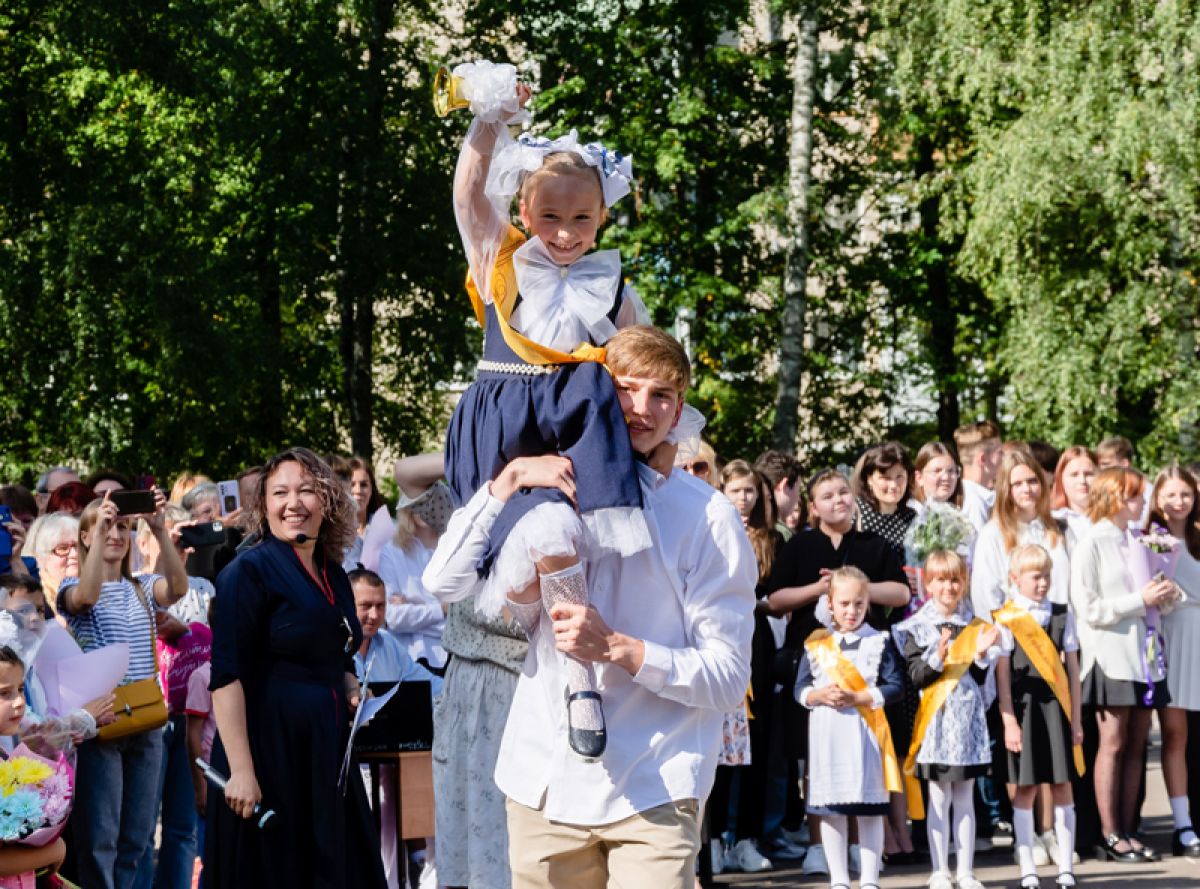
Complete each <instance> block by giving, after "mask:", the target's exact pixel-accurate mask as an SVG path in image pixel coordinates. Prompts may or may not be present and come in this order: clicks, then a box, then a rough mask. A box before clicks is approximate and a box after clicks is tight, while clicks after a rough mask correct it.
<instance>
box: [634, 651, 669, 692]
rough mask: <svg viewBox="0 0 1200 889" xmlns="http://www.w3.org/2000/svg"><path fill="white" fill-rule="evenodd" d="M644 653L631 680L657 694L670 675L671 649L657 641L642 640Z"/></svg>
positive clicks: (664, 685)
mask: <svg viewBox="0 0 1200 889" xmlns="http://www.w3.org/2000/svg"><path fill="white" fill-rule="evenodd" d="M642 644H643V645H644V646H645V653H644V654H643V655H642V666H641V669H639V670H638V671H637V674H636V675H635V676H634V677H633V681H634V682H636V683H637V684H638V685H640V686H642V687H643V688H646V689H648V690H649V691H652V692H654V693H655V694H659V693H660V692H661V691H662V690H663V688H665V687H666V684H667V680H668V679H670V677H671V651H670V649H668V648H667V647H666V646H664V645H659V644H658V643H657V642H650V641H643V643H642Z"/></svg>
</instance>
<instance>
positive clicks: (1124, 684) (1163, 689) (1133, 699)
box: [1082, 664, 1171, 710]
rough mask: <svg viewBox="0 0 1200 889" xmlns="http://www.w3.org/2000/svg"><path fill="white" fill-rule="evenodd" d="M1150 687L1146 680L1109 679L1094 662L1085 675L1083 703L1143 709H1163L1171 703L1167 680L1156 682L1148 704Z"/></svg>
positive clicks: (1094, 705)
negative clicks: (1147, 693) (1147, 694)
mask: <svg viewBox="0 0 1200 889" xmlns="http://www.w3.org/2000/svg"><path fill="white" fill-rule="evenodd" d="M1150 689H1151V686H1149V685H1147V684H1146V683H1145V682H1137V681H1136V680H1134V681H1131V680H1128V679H1109V678H1108V677H1107V676H1105V675H1104V671H1103V670H1102V669H1100V665H1099V664H1093V665H1092V669H1091V670H1090V671H1089V672H1088V674H1087V675H1086V676H1084V677H1083V688H1082V692H1083V703H1085V704H1088V705H1090V706H1092V707H1101V708H1107V707H1137V708H1139V709H1142V710H1161V709H1162V708H1163V707H1165V706H1167V704H1169V703H1171V693H1170V691H1168V690H1167V680H1165V679H1160V680H1159V681H1158V682H1156V683H1154V685H1153V690H1154V693H1153V696H1152V697H1151V698H1150V703H1149V704H1147V703H1146V700H1147V698H1146V692H1148V691H1150Z"/></svg>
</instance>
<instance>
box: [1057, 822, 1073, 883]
mask: <svg viewBox="0 0 1200 889" xmlns="http://www.w3.org/2000/svg"><path fill="white" fill-rule="evenodd" d="M1054 838H1055V839H1057V840H1058V872H1059V873H1060V874H1069V873H1073V872H1074V864H1073V858H1072V856H1073V855H1074V854H1075V806H1074V805H1070V806H1055V807H1054Z"/></svg>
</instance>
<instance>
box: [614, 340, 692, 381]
mask: <svg viewBox="0 0 1200 889" xmlns="http://www.w3.org/2000/svg"><path fill="white" fill-rule="evenodd" d="M604 353H605V358H604V365H605V367H607V368H608V372H609V373H610V374H612V375H613V376H614V377H616V376H630V377H647V378H650V379H660V380H665V381H666V382H669V383H670V384H671V385H672V386H674V387H675V389H676V391H678V393H679V395H680V396H683V394H684V393H685V392H687V390H688V386H690V385H691V382H692V364H691V362H690V361H689V360H688V357H687V352H685V351H684V350H683V346H681V345H680V344H679V341H678V340H676V339H675V337H673V336H671V335H670V334H669V333H664V332H663V331H661V330H659V329H658V328H657V327H651V326H650V325H649V324H637V325H634V326H633V327H626V328H623V329H621V330H618V331H617V333H616V335H615V336H613V338H612V339H610V340H609V341H608V342H607V343H605V344H604Z"/></svg>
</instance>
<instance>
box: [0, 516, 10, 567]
mask: <svg viewBox="0 0 1200 889" xmlns="http://www.w3.org/2000/svg"><path fill="white" fill-rule="evenodd" d="M12 520H13V514H12V510H11V509H9V508H8V507H7V506H0V559H7V558H8V557H9V556H11V555H12V532H11V531H9V530H8V528H5V527H4V525H7V524H8V523H9V522H11V521H12Z"/></svg>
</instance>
